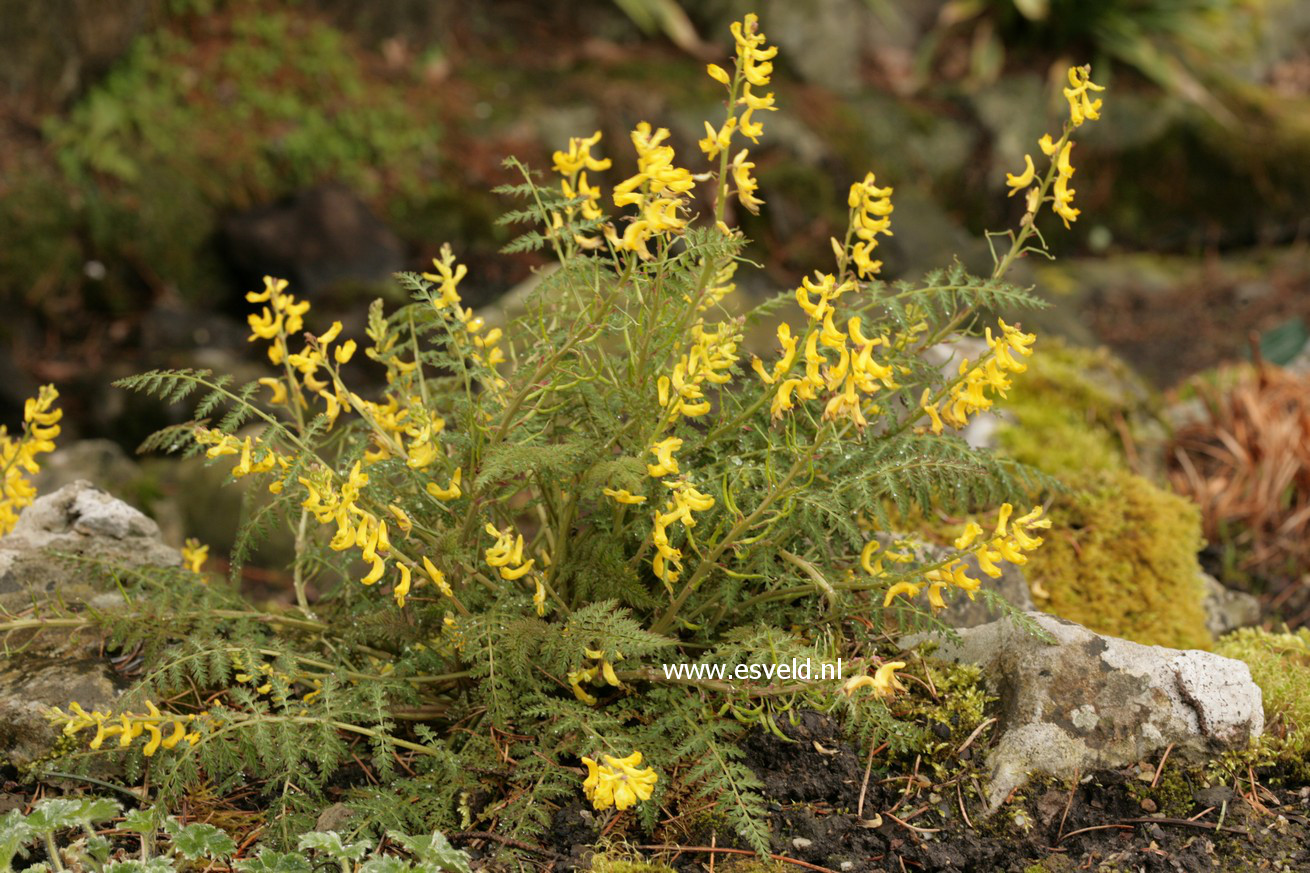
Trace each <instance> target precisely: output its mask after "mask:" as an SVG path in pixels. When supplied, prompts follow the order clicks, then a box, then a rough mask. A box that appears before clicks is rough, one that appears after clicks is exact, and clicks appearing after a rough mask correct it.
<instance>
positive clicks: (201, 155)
mask: <svg viewBox="0 0 1310 873" xmlns="http://www.w3.org/2000/svg"><path fill="white" fill-rule="evenodd" d="M430 93H431V92H430V89H429V88H428V87H427V86H426V85H425V83H424V82H423V80H422V77H421V75H420V74H419V71H418V70H416V69H412V70H406V71H402V72H401V73H399V74H397V75H393V76H391V77H388V78H383V77H381V76H379V75H377V74H376V72H373V71H372V70H371V68H370V65H369V59H368V58H367V57H366V56H365V55H364V53H363V52H362V51H361V49H360V48H359V47H358V46H356V45H355V44H353V43H352V41H351V40H350V39H349V38H348V37H346V36H345V35H344V34H343V33H342V32H341V31H339V30H337V29H335V28H333V27H332V26H331V25H329V24H327V23H326V22H324V21H321V20H318V19H316V18H314V17H312V16H308V15H305V14H304V13H303V12H299V11H297V10H294V9H285V8H271V4H267V3H262V2H240V3H231V4H226V8H224V9H222V10H221V11H211V10H207V9H203V8H196V9H195V10H186V11H179V12H178V14H175V15H174V16H172V17H171V18H170V19H168V20H167V21H166V23H165V24H164V25H163V26H161V27H159V28H158V29H156V30H153V31H150V32H148V33H146V34H145V35H143V36H141V37H139V38H138V39H137V40H136V41H135V42H134V43H133V45H132V47H131V50H130V51H129V53H128V54H127V56H126V57H124V58H123V59H122V60H121V61H119V62H118V63H117V64H116V65H115V66H114V67H113V68H112V69H111V70H110V72H109V73H108V75H107V76H106V77H105V78H104V79H103V80H102V81H100V82H99V83H98V84H96V85H95V86H94V87H93V88H91V90H90V91H88V92H87V93H86V94H85V95H84V96H83V97H82V98H81V99H80V100H79V101H78V102H77V103H76V104H75V105H74V106H73V107H72V109H71V110H70V111H69V112H68V113H67V115H63V116H52V117H50V118H49V119H47V120H46V122H45V125H44V129H43V134H44V136H45V138H46V140H47V142H48V143H49V145H50V147H51V149H52V151H53V153H54V155H55V158H56V163H57V174H55V173H51V172H50V171H49V170H47V169H40V170H37V171H35V172H36V177H35V178H33V180H32V183H31V184H30V185H28V184H23V185H20V186H19V187H18V188H17V189H16V190H15V191H13V192H12V193H11V194H10V196H8V197H6V198H5V206H4V207H0V209H3V211H2V212H0V223H3V224H5V225H6V226H7V227H13V228H15V231H16V233H17V239H16V240H15V241H17V240H30V241H31V243H32V245H33V246H34V247H35V248H34V253H35V252H39V253H40V254H41V255H42V257H41V259H40V260H38V259H37V258H36V257H33V256H31V255H29V254H24V253H22V252H10V251H8V249H9V248H10V247H9V246H6V247H5V248H6V251H4V252H0V267H3V268H4V270H3V272H4V274H5V275H6V277H8V281H12V282H13V285H12V292H13V293H14V294H15V295H19V294H21V295H27V294H29V293H31V294H32V295H33V296H32V297H31V298H30V299H29V300H28V302H29V303H30V304H32V305H34V306H40V307H45V308H46V309H47V310H48V311H50V312H52V313H53V312H62V311H64V310H65V309H67V308H68V306H67V300H68V296H67V295H69V294H71V293H74V289H78V290H79V291H80V293H81V295H82V297H83V300H84V303H85V304H87V305H89V306H90V307H91V308H92V309H94V310H96V311H100V310H103V309H104V308H110V309H113V310H121V309H125V308H128V307H131V306H133V305H135V302H136V301H135V296H134V295H137V294H138V293H139V290H138V289H139V283H140V274H142V273H143V272H144V271H145V270H146V268H147V267H148V272H144V275H145V277H146V278H147V279H148V280H149V281H151V282H155V283H157V282H159V281H165V282H168V283H171V284H173V285H176V286H177V287H179V288H181V289H183V291H184V293H186V294H188V295H191V296H192V297H193V298H194V299H199V300H202V301H212V300H214V299H215V298H216V296H217V295H218V294H219V293H221V292H222V291H223V288H222V286H221V285H220V284H218V283H217V282H216V279H217V278H218V277H219V275H220V271H219V269H218V264H217V263H216V262H215V260H214V256H213V255H212V253H210V250H211V249H212V245H211V238H212V236H213V234H214V232H215V230H216V228H217V222H218V219H219V217H220V215H221V214H222V213H224V212H226V211H231V210H233V209H241V208H246V207H250V206H253V205H258V204H262V203H267V202H269V201H272V200H276V199H277V198H279V197H282V196H284V195H287V194H289V193H292V192H294V191H297V190H300V189H302V188H304V187H307V186H309V185H313V184H316V183H319V182H323V181H329V180H333V181H339V182H342V183H344V184H346V185H349V186H350V187H352V188H353V189H355V190H357V191H359V192H360V193H361V194H362V195H363V196H365V197H367V198H372V197H376V196H379V195H383V194H385V195H387V202H388V203H389V204H390V206H391V207H392V208H393V209H394V210H395V211H396V212H397V213H398V214H400V215H408V216H414V215H419V214H422V213H424V212H431V211H434V210H435V208H436V207H434V203H435V202H439V201H440V200H441V199H442V198H443V197H444V196H445V195H444V190H443V188H442V187H441V185H440V183H439V178H438V177H437V176H436V175H435V174H434V169H435V168H436V167H437V166H438V165H439V163H440V154H439V152H438V151H437V149H438V148H439V146H440V144H441V141H442V136H441V131H440V129H439V127H438V125H437V124H436V123H435V122H433V121H432V120H431V119H432V117H433V114H434V113H433V111H432V107H431V102H430V101H431V97H430ZM416 103H417V104H419V106H420V107H422V108H418V109H416V107H415V104H416ZM77 239H80V240H81V241H82V245H81V250H80V251H73V250H70V245H71V246H72V248H77V244H76V243H72V244H70V242H69V241H70V240H77ZM88 260H97V261H100V262H102V263H103V264H104V265H105V267H106V270H107V273H106V275H105V276H104V277H103V280H100V281H93V282H88V281H87V279H86V277H85V276H84V275H83V273H82V267H83V264H85V263H86V261H88ZM29 289H30V290H29ZM3 290H5V291H9V290H10V289H3ZM43 291H44V292H49V291H57V293H42V292H43Z"/></svg>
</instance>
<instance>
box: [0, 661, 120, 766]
mask: <svg viewBox="0 0 1310 873" xmlns="http://www.w3.org/2000/svg"><path fill="white" fill-rule="evenodd" d="M122 690H123V686H122V685H121V684H120V683H119V682H118V681H117V679H116V678H115V676H114V674H113V672H112V671H111V670H110V668H109V665H108V664H107V663H105V662H104V661H100V660H95V659H89V658H76V659H69V658H65V657H57V658H47V657H42V656H39V655H31V654H27V653H23V654H19V655H16V656H11V657H7V658H5V659H3V660H0V758H4V759H5V760H6V761H7V762H8V763H10V764H12V765H14V766H15V767H17V768H19V769H20V770H22V769H24V768H26V767H28V766H30V765H31V764H33V763H35V762H37V761H39V760H41V759H42V758H45V757H46V756H47V755H49V754H50V751H51V750H52V749H53V748H54V745H55V743H56V742H57V741H58V740H59V736H60V732H59V729H58V728H57V727H56V726H55V724H54V723H52V722H51V721H50V719H49V718H48V717H47V715H46V714H47V713H48V712H49V711H50V708H51V707H55V706H58V707H60V708H62V709H64V710H67V708H68V704H69V703H71V702H72V701H74V700H75V701H77V702H78V703H80V704H82V706H83V707H85V708H86V709H87V710H88V711H90V710H92V709H97V708H98V709H112V708H113V705H114V701H115V700H117V698H118V696H119V694H121V693H122Z"/></svg>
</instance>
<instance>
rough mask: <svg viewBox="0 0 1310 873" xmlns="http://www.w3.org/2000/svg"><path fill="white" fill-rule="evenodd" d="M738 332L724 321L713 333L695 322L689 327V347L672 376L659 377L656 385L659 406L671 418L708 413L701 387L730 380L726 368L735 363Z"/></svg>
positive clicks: (739, 339)
mask: <svg viewBox="0 0 1310 873" xmlns="http://www.w3.org/2000/svg"><path fill="white" fill-rule="evenodd" d="M739 342H741V333H740V332H739V331H738V330H737V329H736V326H735V325H733V324H729V323H727V322H724V323H722V324H720V325H718V327H717V328H715V329H714V330H707V329H706V327H705V325H704V324H701V323H697V324H694V325H692V328H691V348H690V349H688V350H687V353H686V354H685V355H683V356H682V360H680V361H678V363H676V364H674V366H673V375H672V376H671V377H670V376H660V378H659V381H658V382H657V383H656V387H657V390H658V392H659V400H660V406H662V407H663V408H665V409H666V410H668V412H669V415H670V416H671V417H674V416H679V415H681V416H683V417H684V418H696V417H697V416H701V415H704V414H705V413H707V412H709V411H710V401H709V400H708V399H707V398H706V397H705V392H704V391H703V390H702V388H701V386H702V385H704V384H705V383H706V382H709V383H711V384H713V385H723V384H725V383H727V382H729V381H731V379H732V374H731V373H730V372H728V371H729V368H731V367H732V365H733V364H735V363H737V343H739Z"/></svg>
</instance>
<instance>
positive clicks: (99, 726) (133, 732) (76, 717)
mask: <svg viewBox="0 0 1310 873" xmlns="http://www.w3.org/2000/svg"><path fill="white" fill-rule="evenodd" d="M50 715H51V718H52V719H54V720H55V721H57V722H62V723H63V732H64V734H65V735H66V736H73V735H74V734H76V733H79V732H81V731H83V730H85V729H86V728H89V727H94V728H95V729H96V732H95V736H94V737H92V738H91V743H90V746H91V748H92V749H99V748H100V746H101V744H103V743H104V741H105V740H107V739H108V738H109V737H113V736H116V737H118V745H119V746H121V747H122V748H127V747H128V746H130V745H131V744H132V741H133V740H135V739H136V738H137V737H139V736H142V735H143V734H149V735H150V739H149V740H148V741H147V742H146V744H145V747H144V748H142V750H141V754H143V755H145V756H146V757H147V758H149V757H150V756H151V755H153V754H154V753H155V752H157V751H159V749H160V747H161V746H162V747H163V748H165V749H171V748H173V747H174V746H176V745H177V744H178V743H180V742H182V741H183V740H186V741H187V742H188V743H190V744H191V745H193V746H194V745H195V744H196V743H198V742H200V734H199V733H198V732H196V731H194V730H193V731H190V732H188V731H187V725H189V724H191V723H192V722H193V721H195V718H196V717H195V716H194V715H173V714H171V713H166V712H160V711H159V707H157V706H155V704H154V703H152V702H151V701H149V700H147V701H146V712H144V713H132V712H124V713H120V714H119V715H117V716H115V715H112V714H111V713H108V712H101V711H100V710H98V709H97V710H92V711H91V712H87V711H86V710H85V709H83V708H82V705H81V704H80V703H78V702H77V701H73V702H72V703H70V704H69V705H68V712H64V711H63V710H61V709H60V708H59V707H54V708H53V709H52V710H51V713H50ZM165 728H169V729H170V730H169V734H168V736H164V729H165Z"/></svg>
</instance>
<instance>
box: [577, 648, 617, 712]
mask: <svg viewBox="0 0 1310 873" xmlns="http://www.w3.org/2000/svg"><path fill="white" fill-rule="evenodd" d="M582 652H583V654H585V655H586V656H587V657H588V658H590V659H591V660H593V661H595V662H596V663H594V664H592V665H591V666H590V667H582V668H580V669H577V670H570V671H569V674H568V680H569V687H570V688H572V689H573V696H574V697H576V698H578V700H581V701H582V702H583V703H585V704H587V705H588V706H595V705H596V698H595V697H593V696H592V695H591V694H589V693H588V692H587V690H586V689H584V688H583V687H582V683H583V682H590V683H591V684H593V685H609V686H611V687H614V688H618V687H619V677H618V676H617V675H615V673H614V665H613V664H611V663H610V662H609V659H607V658H606V657H605V652H604V650H598V649H583V650H582ZM614 660H616V661H622V660H623V655H621V654H620V653H618V652H615V653H614Z"/></svg>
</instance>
